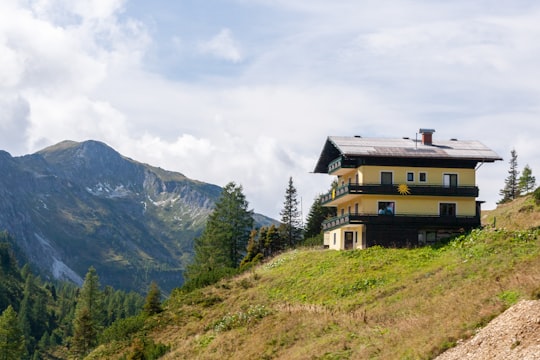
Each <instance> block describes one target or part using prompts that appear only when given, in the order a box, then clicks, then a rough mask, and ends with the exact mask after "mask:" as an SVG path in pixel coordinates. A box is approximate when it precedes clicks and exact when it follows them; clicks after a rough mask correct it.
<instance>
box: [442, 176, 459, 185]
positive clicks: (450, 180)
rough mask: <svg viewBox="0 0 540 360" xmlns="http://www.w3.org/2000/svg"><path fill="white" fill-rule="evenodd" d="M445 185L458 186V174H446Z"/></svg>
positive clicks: (444, 177)
mask: <svg viewBox="0 0 540 360" xmlns="http://www.w3.org/2000/svg"><path fill="white" fill-rule="evenodd" d="M443 186H444V187H457V174H444V175H443Z"/></svg>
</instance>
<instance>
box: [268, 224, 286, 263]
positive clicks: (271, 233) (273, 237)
mask: <svg viewBox="0 0 540 360" xmlns="http://www.w3.org/2000/svg"><path fill="white" fill-rule="evenodd" d="M284 248H285V246H284V244H283V241H282V238H281V236H280V235H279V231H278V229H277V228H276V226H275V225H274V224H272V225H270V227H269V228H268V229H267V230H266V236H265V239H264V246H263V249H264V256H265V257H268V256H272V255H275V254H277V253H278V252H280V251H282V250H283V249H284Z"/></svg>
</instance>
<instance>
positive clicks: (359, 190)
mask: <svg viewBox="0 0 540 360" xmlns="http://www.w3.org/2000/svg"><path fill="white" fill-rule="evenodd" d="M398 186H399V185H395V184H394V185H381V184H366V185H361V184H356V183H349V184H345V185H342V186H339V187H337V188H336V189H334V190H332V191H330V192H328V193H327V194H324V195H323V196H322V198H321V202H322V204H323V205H325V204H327V203H329V202H331V201H333V200H335V199H339V198H340V197H343V196H346V195H356V194H366V195H370V194H378V195H399V194H400V192H399V191H398ZM407 189H408V193H407V195H424V196H462V197H478V187H477V186H444V185H408V184H407Z"/></svg>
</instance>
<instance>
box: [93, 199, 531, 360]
mask: <svg viewBox="0 0 540 360" xmlns="http://www.w3.org/2000/svg"><path fill="white" fill-rule="evenodd" d="M539 194H540V193H539ZM514 205H515V206H514ZM538 214H540V205H539V203H538V202H535V201H534V199H533V198H532V197H531V196H528V197H525V198H523V199H520V200H519V201H516V202H515V204H513V205H505V206H504V207H501V208H500V209H498V210H496V211H494V212H492V213H491V214H490V215H493V216H496V217H497V218H501V220H502V218H503V217H508V219H512V221H513V223H515V224H517V223H521V222H522V219H530V218H531V217H533V216H536V215H538ZM499 223H502V221H499V220H497V224H499ZM487 224H491V225H489V226H488V225H486V226H485V227H484V228H483V229H475V230H473V231H472V232H470V233H467V234H463V235H461V236H459V237H457V238H454V239H449V240H447V241H446V242H445V243H439V244H435V245H433V246H426V247H421V248H411V249H388V248H382V247H371V248H368V249H366V250H350V251H333V250H321V249H297V250H292V251H288V252H284V253H283V254H280V255H279V256H277V257H275V258H272V259H268V260H266V261H265V262H264V263H263V264H260V265H259V266H257V267H255V268H252V269H250V270H249V271H246V272H245V273H243V274H240V275H238V276H236V277H234V278H228V279H224V280H222V281H221V282H219V283H217V284H215V285H212V286H208V287H206V288H203V289H197V290H194V291H191V292H188V291H186V289H179V290H175V291H173V293H172V294H171V296H170V298H169V300H168V301H167V303H166V305H165V311H164V312H163V313H161V314H158V315H155V316H153V317H151V318H149V319H147V320H146V322H145V323H144V324H143V325H141V326H140V330H139V331H137V330H134V329H131V331H130V332H123V333H122V334H120V335H121V336H120V335H117V338H116V339H114V341H112V342H110V343H109V344H103V345H102V346H100V347H98V348H96V349H95V351H94V352H93V353H92V354H91V355H90V356H88V357H87V358H86V359H87V360H89V359H103V358H107V359H122V358H125V357H127V358H130V357H135V355H136V354H137V350H139V351H140V348H141V347H143V346H148V348H149V349H150V348H151V347H150V346H151V345H152V346H153V347H154V348H155V347H156V344H158V345H160V346H161V347H162V348H163V349H164V351H167V353H166V354H164V355H163V356H162V357H160V359H164V360H166V359H381V360H383V359H433V358H434V357H435V356H437V355H438V354H440V353H443V352H444V351H445V350H446V349H448V348H451V347H453V346H455V345H456V344H459V343H461V342H462V341H461V339H467V338H470V337H472V336H474V335H475V334H477V333H478V334H480V332H478V330H479V329H480V328H482V327H484V326H485V325H486V324H488V323H489V322H490V320H492V319H493V318H494V317H496V316H497V315H499V314H501V313H503V312H504V311H505V310H506V309H508V308H510V307H511V306H513V305H516V304H518V306H517V308H515V309H514V310H517V312H518V313H523V312H524V311H525V309H524V308H523V303H522V301H523V300H529V299H540V282H539V279H540V228H539V227H538V224H531V225H529V226H526V227H520V228H517V227H516V228H512V229H508V228H505V227H502V226H501V227H499V226H498V225H496V227H493V225H492V222H491V221H488V222H487ZM519 304H521V305H519ZM527 307H529V306H527ZM535 309H538V307H537V306H534V307H530V309H529V310H532V311H527V313H526V316H525V317H524V319H525V322H526V324H525V325H526V327H521V326H520V325H519V324H517V323H516V322H515V321H514V320H513V319H517V317H516V316H510V317H508V314H509V313H506V315H505V316H503V318H502V319H501V320H502V322H503V323H504V325H503V326H501V321H498V322H496V323H495V324H493V325H497V326H496V327H497V328H498V329H499V331H501V332H503V334H505V336H504V337H502V339H503V340H504V341H505V342H500V344H497V347H496V349H503V350H504V353H502V354H510V353H511V354H512V355H513V357H510V356H508V357H506V356H504V355H503V356H499V357H496V358H500V359H502V358H505V359H506V358H508V359H510V358H512V359H518V358H519V359H525V358H531V359H533V358H534V359H536V358H537V357H535V356H534V355H531V356H532V357H531V356H523V355H525V354H527V353H528V354H538V345H539V340H538V330H539V325H540V323H539V322H538V313H537V312H535V311H537V310H535ZM510 313H511V314H516V311H511V312H510ZM524 315H525V314H524ZM520 317H521V316H520ZM504 319H507V320H508V321H506V320H504ZM492 329H493V327H491V330H490V332H491V331H492ZM488 330H489V329H488ZM514 335H515V336H514ZM475 339H477V338H475ZM482 339H486V340H485V341H486V342H487V341H488V339H487V338H486V337H485V336H483V337H482V338H481V340H482ZM489 341H490V342H489V343H486V344H482V347H484V348H486V347H487V348H490V347H489V344H494V342H492V341H496V340H494V339H489ZM480 342H481V341H480ZM145 344H148V345H145ZM472 345H473V346H474V348H479V347H480V343H479V342H478V341H476V342H474V343H473V344H472ZM484 345H486V346H484ZM463 354H466V353H463ZM475 354H477V353H475ZM484 354H486V353H484ZM491 354H493V352H491ZM502 354H501V355H502ZM520 355H522V356H520ZM455 358H460V359H461V358H464V357H463V356H461V357H459V356H458V357H455ZM469 358H470V357H469ZM473 358H482V359H484V358H491V357H490V356H487V357H482V356H480V357H473ZM493 358H495V357H493Z"/></svg>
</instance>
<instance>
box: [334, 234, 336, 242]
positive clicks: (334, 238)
mask: <svg viewBox="0 0 540 360" xmlns="http://www.w3.org/2000/svg"><path fill="white" fill-rule="evenodd" d="M334 245H336V233H334Z"/></svg>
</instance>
